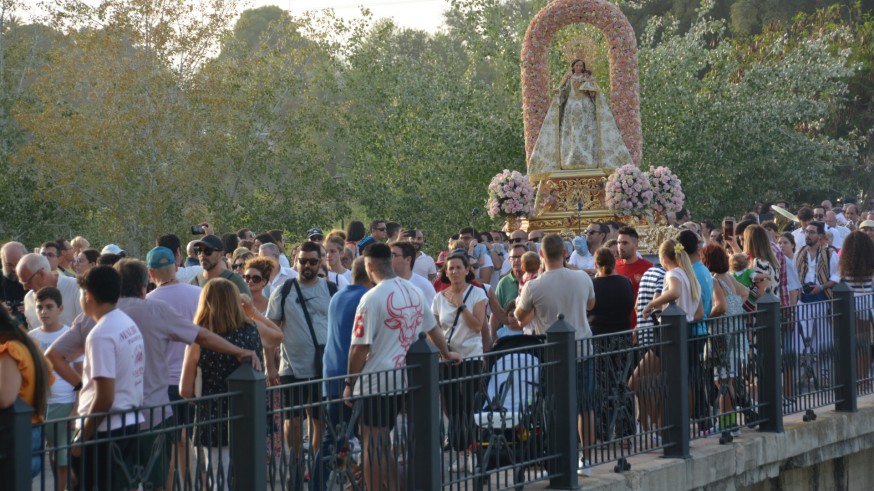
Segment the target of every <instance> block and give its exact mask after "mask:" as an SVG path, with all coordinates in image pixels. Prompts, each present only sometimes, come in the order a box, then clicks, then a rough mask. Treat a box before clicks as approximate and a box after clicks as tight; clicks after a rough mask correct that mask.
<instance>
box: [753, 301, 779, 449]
mask: <svg viewBox="0 0 874 491" xmlns="http://www.w3.org/2000/svg"><path fill="white" fill-rule="evenodd" d="M756 307H757V308H758V312H756V324H757V325H759V326H761V330H759V334H758V341H759V354H758V359H757V360H756V361H757V364H758V367H759V373H758V374H757V376H758V379H759V408H760V409H759V414H760V416H761V417H762V419H763V422H762V423H761V424H760V425H759V431H770V432H774V433H783V369H784V368H783V332H782V326H781V318H780V299H779V298H777V297H776V296H775V295H774V294H773V293H771V291H770V289H769V290H768V291H767V292H765V294H764V295H762V296H761V297H759V299H758V301H757V302H756Z"/></svg>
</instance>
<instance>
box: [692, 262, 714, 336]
mask: <svg viewBox="0 0 874 491" xmlns="http://www.w3.org/2000/svg"><path fill="white" fill-rule="evenodd" d="M692 271H694V272H695V279H697V280H698V284H699V285H701V304H702V305H701V306H702V308H703V309H704V320H707V317H709V316H710V309H712V308H713V276H711V274H710V270H709V269H707V266H705V265H704V264H703V263H702V262H701V261H695V262H694V263H693V264H692ZM704 320H702V321H701V322H697V323H695V326H694V328H693V329H692V335H694V336H704V335H706V334H707V323H706V322H704Z"/></svg>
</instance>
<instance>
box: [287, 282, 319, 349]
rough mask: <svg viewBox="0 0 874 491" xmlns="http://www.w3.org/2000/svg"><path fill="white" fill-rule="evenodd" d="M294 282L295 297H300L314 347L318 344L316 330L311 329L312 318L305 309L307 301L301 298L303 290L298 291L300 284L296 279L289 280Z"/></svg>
mask: <svg viewBox="0 0 874 491" xmlns="http://www.w3.org/2000/svg"><path fill="white" fill-rule="evenodd" d="M291 281H292V283H293V284H294V289H295V291H297V298H299V299H300V308H301V309H303V317H304V319H306V321H307V327H308V328H309V329H310V336H311V337H312V338H313V347H314V348H316V347H318V346H319V338H317V337H316V330H315V329H313V319H312V318H311V317H310V312H309V310H307V302H306V299H304V298H303V292H301V291H300V285H299V284H298V283H297V280H296V279H294V280H291Z"/></svg>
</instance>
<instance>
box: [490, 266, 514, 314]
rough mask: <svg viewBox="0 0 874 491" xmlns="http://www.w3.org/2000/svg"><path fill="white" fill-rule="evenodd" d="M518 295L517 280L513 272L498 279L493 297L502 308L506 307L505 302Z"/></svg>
mask: <svg viewBox="0 0 874 491" xmlns="http://www.w3.org/2000/svg"><path fill="white" fill-rule="evenodd" d="M518 296H519V280H517V279H516V278H514V277H513V273H510V274H508V275H507V276H504V277H503V278H501V280H500V281H498V286H496V287H495V298H496V299H498V303H499V304H501V308H502V309H506V308H507V303H509V302H510V300H513V299H514V298H516V297H518Z"/></svg>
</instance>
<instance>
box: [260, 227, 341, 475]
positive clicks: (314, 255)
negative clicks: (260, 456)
mask: <svg viewBox="0 0 874 491" xmlns="http://www.w3.org/2000/svg"><path fill="white" fill-rule="evenodd" d="M321 265H322V246H321V245H319V244H317V243H315V242H304V243H303V244H301V245H300V249H299V250H298V253H297V258H295V268H296V270H297V279H293V280H289V282H287V283H286V284H284V285H283V286H282V287H281V288H274V289H273V291H272V292H271V293H270V300H269V302H268V304H267V318H269V319H270V320H271V321H273V322H275V323H276V325H278V326H280V327H281V328H282V332H283V334H284V335H285V337H284V339H283V341H282V345H281V346H280V361H279V371H278V373H279V380H278V381H277V380H271V381H270V383H271V384H276V383H277V382H278V383H280V384H282V385H287V384H293V383H297V384H299V385H297V386H295V387H294V388H291V389H288V390H283V391H282V399H283V400H282V407H283V408H286V409H287V410H288V411H289V412H290V417H287V418H286V419H285V430H284V431H285V443H286V444H287V445H288V446H289V447H291V448H292V449H293V450H294V454H295V455H298V456H300V451H301V445H302V443H303V438H302V437H303V435H302V433H301V419H302V418H303V417H306V418H307V419H308V420H309V421H310V424H309V436H310V442H312V445H313V451H314V452H318V450H319V445H321V442H322V425H321V423H320V421H319V410H318V407H315V408H314V409H313V410H311V409H310V406H311V405H312V404H314V403H317V402H318V401H320V400H321V398H322V390H321V383H320V381H319V379H320V377H321V373H317V371H316V370H317V366H316V365H317V363H316V355H317V352H318V351H317V345H316V344H317V343H318V345H319V346H325V342H326V340H327V338H328V306H329V304H330V303H331V296H332V292H335V291H336V288H335V287H331V286H330V285H329V284H328V281H327V280H325V279H324V278H320V277H319V272H320V271H321ZM313 338H315V339H313ZM266 363H267V365H268V367H269V368H268V373H276V371H275V370H274V369H273V368H274V367H273V365H274V364H275V363H276V361H275V358H274V357H268V359H267V360H266ZM304 406H306V409H304ZM300 462H302V460H300ZM294 477H295V479H293V480H294V481H297V480H298V477H300V476H297V475H295V476H294Z"/></svg>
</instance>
